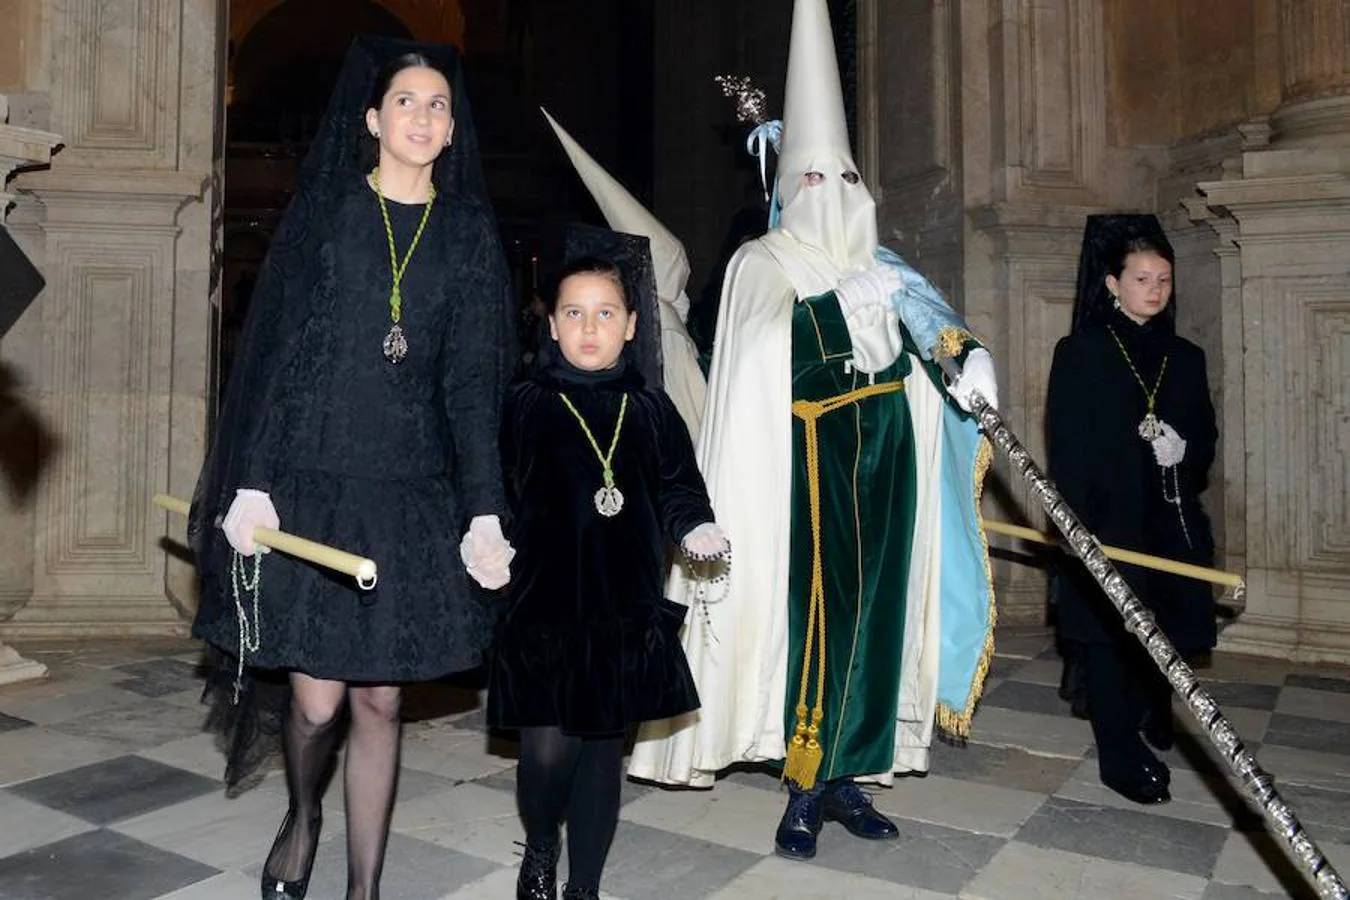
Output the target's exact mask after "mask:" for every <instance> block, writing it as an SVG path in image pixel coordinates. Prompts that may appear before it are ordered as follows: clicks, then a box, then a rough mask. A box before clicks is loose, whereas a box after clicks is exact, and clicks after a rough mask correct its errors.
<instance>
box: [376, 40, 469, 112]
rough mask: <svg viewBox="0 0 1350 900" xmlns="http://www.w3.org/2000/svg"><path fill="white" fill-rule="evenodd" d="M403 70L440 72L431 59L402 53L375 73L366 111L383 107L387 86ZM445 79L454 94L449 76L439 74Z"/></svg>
mask: <svg viewBox="0 0 1350 900" xmlns="http://www.w3.org/2000/svg"><path fill="white" fill-rule="evenodd" d="M404 69H435V70H436V71H437V72H441V69H440V67H439V66H437V65H436V64H435V63H434V62H432V61H431V57H429V56H427V55H425V54H422V53H416V52H413V53H403V54H400V55H398V56H395V57H394V58H393V59H391V60H389V62H387V63H385V64H384V65H383V66H381V67H380V70H379V71H378V72H376V73H375V83H374V84H373V85H371V88H370V98H369V99H367V100H366V109H368V110H369V109H379V108H380V107H381V106H384V95H385V94H387V93H389V85H390V84H392V83H393V81H394V77H395V76H396V75H398V73H399V72H402V71H403V70H404ZM441 76H442V77H444V78H445V83H446V84H448V85H450V93H451V94H454V92H455V85H454V82H452V81H451V80H450V76H449V75H448V74H447V73H445V72H441Z"/></svg>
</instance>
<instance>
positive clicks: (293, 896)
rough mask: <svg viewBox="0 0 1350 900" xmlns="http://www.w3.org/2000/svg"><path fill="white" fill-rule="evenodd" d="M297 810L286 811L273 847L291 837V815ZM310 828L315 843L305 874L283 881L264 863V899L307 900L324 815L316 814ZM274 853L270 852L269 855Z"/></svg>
mask: <svg viewBox="0 0 1350 900" xmlns="http://www.w3.org/2000/svg"><path fill="white" fill-rule="evenodd" d="M294 815H295V811H294V810H291V811H289V812H287V813H286V818H285V819H283V820H282V822H281V828H280V829H279V830H278V831H277V837H276V840H274V841H273V842H272V849H273V850H275V849H276V847H277V844H279V843H281V840H282V838H283V837H289V833H290V827H291V817H292V816H294ZM309 827H310V829H311V830H312V831H313V833H314V845H313V846H312V847H310V850H309V861H308V862H307V863H306V864H305V874H304V875H303V876H301V877H300V878H297V879H295V880H294V881H282V880H281V879H280V878H277V877H276V876H275V875H268V874H267V863H266V862H264V863H263V873H262V884H261V890H262V900H305V895H306V894H308V893H309V876H310V875H312V874H313V873H314V857H315V855H316V854H317V853H318V852H319V834H320V832H321V831H322V829H323V815H322V814H320V815H316V816H315V817H314V818H313V819H311V820H310V823H309ZM271 855H272V854H271V853H270V852H269V853H268V856H269V857H270V856H271Z"/></svg>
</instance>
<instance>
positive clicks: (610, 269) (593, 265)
mask: <svg viewBox="0 0 1350 900" xmlns="http://www.w3.org/2000/svg"><path fill="white" fill-rule="evenodd" d="M573 275H599V276H601V277H603V278H608V279H609V280H610V281H612V282H613V283H614V287H615V289H616V290H618V292H619V296H620V297H622V298H623V305H624V308H625V309H627V310H628V311H629V312H630V313H631V312H637V306H636V305H635V304H634V302H633V298H632V297H630V296H628V291H627V289H625V288H624V285H623V271H622V270H621V269H620V268H619V267H618V266H617V265H616V264H615V263H614V262H612V261H611V260H608V259H602V258H601V257H598V256H583V257H580V258H579V259H574V260H572V261H571V262H570V263H568V264H567V265H565V266H563V267H562V268H561V269H560V270H559V271H558V274H557V275H555V276H554V278H553V280H552V281H551V282H549V286H548V290H546V291H545V292H544V297H543V300H544V308H545V309H546V310H547V311H548V314H549V315H550V316H551V315H553V313H555V312H556V311H557V309H558V297H559V295H561V294H562V286H563V282H565V281H567V279H569V278H571V277H572V276H573Z"/></svg>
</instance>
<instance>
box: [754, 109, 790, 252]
mask: <svg viewBox="0 0 1350 900" xmlns="http://www.w3.org/2000/svg"><path fill="white" fill-rule="evenodd" d="M782 146H783V123H782V122H781V121H780V120H778V119H770V120H769V121H767V122H761V123H760V124H759V125H757V126H755V130H754V131H752V132H750V136H749V137H747V138H746V139H745V149H746V150H748V151H749V152H750V155H751V156H754V157H756V158H758V159H759V183H760V184H761V185H763V186H764V199H765V200H768V201H769V228H770V229H773V228H777V227H778V213H779V209H778V184H777V182H776V181H775V183H774V186H773V192H772V194H771V193H770V191H769V148H770V147H772V148H773V151H774V152H775V153H778V152H779V151H780V150H781V149H782Z"/></svg>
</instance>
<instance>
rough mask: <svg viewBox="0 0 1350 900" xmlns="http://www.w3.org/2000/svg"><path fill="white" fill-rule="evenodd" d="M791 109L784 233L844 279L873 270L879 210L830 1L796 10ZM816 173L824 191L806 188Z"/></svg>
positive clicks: (806, 1)
mask: <svg viewBox="0 0 1350 900" xmlns="http://www.w3.org/2000/svg"><path fill="white" fill-rule="evenodd" d="M783 107H784V108H783V142H782V146H781V148H780V150H779V156H778V196H779V200H780V203H781V204H782V208H783V211H782V216H781V218H780V219H779V226H780V227H781V228H782V229H783V230H784V231H786V232H787V233H788V234H790V235H792V236H793V237H794V238H796V239H797V240H798V241H800V242H801V243H803V244H806V245H807V246H809V247H813V248H815V249H816V250H819V251H820V252H821V253H823V254H824V255H825V256H826V257H828V259H829V260H830V262H831V263H833V265H834V266H835V267H837V268H838V269H839V270H840V274H847V273H849V272H854V271H859V270H862V269H865V268H868V267H870V266H871V265H872V264H873V254H874V253H875V252H876V248H877V217H876V203H875V202H874V201H873V200H872V195H871V193H869V192H868V190H867V187H866V186H865V185H864V184H863V183H862V180H861V178H859V177H858V166H857V164H856V163H854V161H853V152H852V150H851V149H850V148H849V144H848V124H847V121H846V119H845V117H844V96H843V90H842V88H841V87H840V82H839V63H838V61H837V60H836V58H835V53H834V32H833V31H832V29H831V28H830V14H829V10H828V9H827V7H826V5H825V0H796V2H795V4H794V6H793V11H792V45H791V48H790V50H789V53H788V71H787V95H786V98H785V100H784V104H783ZM808 172H813V173H819V175H820V178H819V182H818V183H817V184H814V185H807V184H806V183H805V176H806V174H807V173H808ZM813 178H814V176H813Z"/></svg>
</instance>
